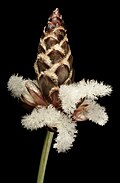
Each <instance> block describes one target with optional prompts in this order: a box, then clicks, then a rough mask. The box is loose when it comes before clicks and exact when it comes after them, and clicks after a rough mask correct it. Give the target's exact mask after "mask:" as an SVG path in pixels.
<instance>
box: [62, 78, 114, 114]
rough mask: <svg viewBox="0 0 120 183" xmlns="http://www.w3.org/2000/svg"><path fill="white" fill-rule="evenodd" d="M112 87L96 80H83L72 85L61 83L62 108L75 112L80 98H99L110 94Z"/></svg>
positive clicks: (67, 111)
mask: <svg viewBox="0 0 120 183" xmlns="http://www.w3.org/2000/svg"><path fill="white" fill-rule="evenodd" d="M111 91H112V88H111V86H110V85H104V84H103V82H100V83H98V82H97V81H95V80H90V81H89V80H87V82H85V80H82V81H80V82H78V83H73V84H71V85H61V86H60V91H59V97H60V99H61V101H62V108H63V109H64V111H65V112H66V113H68V114H70V113H73V111H74V110H75V109H76V104H77V103H78V102H80V99H83V98H88V99H97V98H98V97H99V96H100V97H102V96H105V95H110V93H111Z"/></svg>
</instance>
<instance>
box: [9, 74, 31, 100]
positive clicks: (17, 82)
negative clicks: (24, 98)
mask: <svg viewBox="0 0 120 183" xmlns="http://www.w3.org/2000/svg"><path fill="white" fill-rule="evenodd" d="M26 81H28V80H26V79H23V77H22V76H18V74H17V75H12V76H11V77H10V78H9V81H8V83H7V86H8V90H9V91H10V92H11V95H12V96H13V97H14V98H16V97H18V98H19V97H20V96H21V94H23V93H26V92H27V89H26V87H25V83H26Z"/></svg>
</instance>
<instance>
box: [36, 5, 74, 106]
mask: <svg viewBox="0 0 120 183" xmlns="http://www.w3.org/2000/svg"><path fill="white" fill-rule="evenodd" d="M72 62H73V57H72V55H71V50H70V46H69V43H68V38H67V34H66V29H65V28H64V22H63V20H62V16H61V15H60V13H59V10H58V8H56V9H55V10H54V11H53V13H52V14H51V15H50V17H49V18H48V23H47V26H46V27H45V28H44V30H43V34H42V36H41V38H40V42H39V46H38V54H37V59H36V62H35V64H34V69H35V72H36V74H37V80H38V85H39V87H40V90H41V93H42V95H43V96H44V97H45V99H46V101H47V102H48V103H53V105H54V106H55V107H57V108H59V105H60V102H59V99H58V90H59V86H60V85H62V84H69V83H71V82H73V79H74V74H73V68H72Z"/></svg>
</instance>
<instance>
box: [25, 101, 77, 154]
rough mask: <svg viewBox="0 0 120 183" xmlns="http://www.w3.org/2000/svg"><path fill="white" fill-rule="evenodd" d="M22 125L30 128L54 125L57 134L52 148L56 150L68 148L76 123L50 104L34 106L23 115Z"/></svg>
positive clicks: (70, 144)
mask: <svg viewBox="0 0 120 183" xmlns="http://www.w3.org/2000/svg"><path fill="white" fill-rule="evenodd" d="M22 125H23V126H24V127H25V128H27V129H31V130H34V129H37V128H42V127H43V126H49V127H52V128H53V127H56V128H57V132H58V135H57V138H56V139H55V141H56V143H55V144H54V148H57V151H58V152H64V151H66V150H68V149H70V147H71V146H72V143H73V142H74V140H75V136H76V135H75V134H76V133H77V130H76V128H75V126H76V123H74V122H72V120H71V119H70V118H68V117H67V116H66V115H65V114H63V113H61V112H60V111H57V110H56V109H55V108H54V107H53V106H52V105H49V106H48V108H46V107H42V108H38V109H36V108H35V109H34V110H33V111H32V113H31V114H30V115H26V116H23V118H22Z"/></svg>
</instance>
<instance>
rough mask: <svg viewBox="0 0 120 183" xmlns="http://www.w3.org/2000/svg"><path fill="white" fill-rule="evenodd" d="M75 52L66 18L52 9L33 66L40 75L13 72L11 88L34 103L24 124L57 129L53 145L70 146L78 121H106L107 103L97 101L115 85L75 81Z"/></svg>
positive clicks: (23, 98) (27, 126)
mask: <svg viewBox="0 0 120 183" xmlns="http://www.w3.org/2000/svg"><path fill="white" fill-rule="evenodd" d="M72 61H73V58H72V54H71V50H70V46H69V44H68V38H67V34H66V30H65V28H64V22H63V20H62V16H61V15H60V13H59V10H58V9H56V10H54V11H53V13H52V15H51V16H50V17H49V19H48V23H47V26H46V27H45V28H44V30H43V35H42V36H41V38H40V43H39V46H38V54H37V59H36V61H35V64H34V69H35V72H36V74H37V79H36V80H34V81H32V80H30V79H23V77H22V76H18V74H16V75H12V76H11V77H10V78H9V81H8V85H7V86H8V90H9V91H10V92H11V94H12V96H13V97H17V98H19V99H20V100H21V101H22V102H23V103H24V104H25V105H27V106H28V107H29V106H30V107H31V109H32V110H31V114H29V115H28V114H26V115H25V116H23V117H22V121H21V122H22V125H23V127H25V128H27V129H30V130H36V129H38V128H42V127H44V126H47V127H49V128H51V129H56V133H57V137H56V138H55V144H54V145H53V147H54V148H56V149H57V151H58V152H65V151H67V150H69V149H70V148H71V147H72V145H73V142H74V140H75V137H76V134H77V129H76V126H77V123H76V122H77V121H85V120H90V121H92V122H95V123H97V124H99V125H102V126H103V125H105V124H106V123H107V121H108V115H107V113H106V110H105V107H102V106H100V105H99V104H98V103H97V102H96V101H97V99H98V97H103V96H105V95H110V94H111V92H112V87H111V86H110V85H106V84H104V83H103V82H100V83H98V82H97V81H95V80H86V81H85V80H81V81H80V82H78V83H75V82H73V78H74V77H73V76H74V73H73V68H72Z"/></svg>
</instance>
